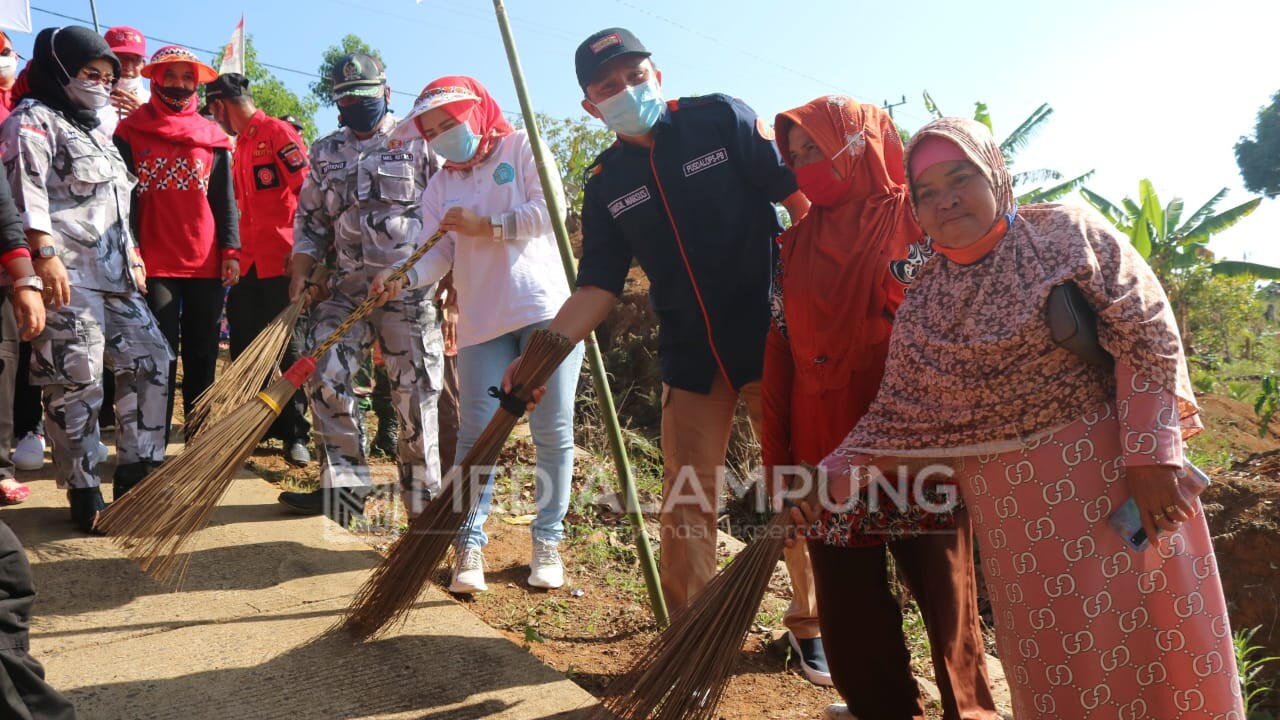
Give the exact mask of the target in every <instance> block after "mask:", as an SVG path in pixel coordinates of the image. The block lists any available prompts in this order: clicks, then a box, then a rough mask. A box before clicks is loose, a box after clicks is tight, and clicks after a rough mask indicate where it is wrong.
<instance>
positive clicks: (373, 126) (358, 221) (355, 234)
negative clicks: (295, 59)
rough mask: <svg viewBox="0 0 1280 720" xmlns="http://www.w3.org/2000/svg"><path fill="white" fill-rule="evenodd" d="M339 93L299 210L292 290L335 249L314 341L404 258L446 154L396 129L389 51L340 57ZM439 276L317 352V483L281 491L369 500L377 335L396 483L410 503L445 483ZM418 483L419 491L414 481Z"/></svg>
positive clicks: (351, 507) (332, 510)
mask: <svg viewBox="0 0 1280 720" xmlns="http://www.w3.org/2000/svg"><path fill="white" fill-rule="evenodd" d="M332 80H333V98H334V100H335V101H336V102H337V105H338V113H339V116H340V117H341V120H342V125H343V127H341V128H339V129H338V130H337V131H335V132H333V133H330V134H329V135H327V136H325V137H323V138H321V139H319V140H317V141H316V142H315V144H314V145H312V147H311V174H310V175H308V176H307V179H306V181H305V182H304V183H303V186H302V190H301V192H300V194H299V197H298V212H297V215H296V218H295V220H294V246H293V256H292V259H291V276H292V280H291V284H290V296H291V297H292V298H296V297H298V296H299V295H300V294H301V293H303V292H311V290H310V289H309V288H308V287H307V279H308V277H309V276H310V275H311V271H312V269H313V268H314V267H315V265H316V263H319V262H325V260H326V257H329V256H332V258H333V271H332V273H330V275H329V279H328V280H327V282H326V286H327V291H328V297H327V298H325V299H324V300H322V301H320V302H319V303H318V304H317V305H316V307H315V308H314V310H313V311H312V328H311V333H310V338H309V344H308V346H309V347H315V346H316V345H318V344H319V343H320V342H321V341H322V340H323V339H324V338H325V337H327V336H328V335H329V333H330V332H332V331H333V330H334V329H335V328H336V327H337V326H338V325H339V324H341V323H342V321H343V320H344V319H346V317H347V316H348V315H349V314H350V313H351V311H352V310H354V309H355V307H356V306H357V305H359V304H360V302H361V301H363V300H364V298H365V296H366V295H367V294H368V290H369V283H370V281H371V280H372V279H373V277H374V276H375V275H376V274H377V273H378V271H379V270H382V269H384V268H387V267H390V266H392V265H395V264H397V263H399V262H401V261H402V260H404V259H405V258H407V257H408V256H409V255H410V254H411V253H412V252H413V250H414V248H415V247H416V246H417V244H418V242H420V241H421V240H422V239H423V238H422V237H421V234H422V219H421V215H420V213H419V210H418V203H419V199H420V197H421V195H422V191H423V189H424V188H425V187H426V185H427V180H428V179H429V178H430V177H431V175H432V174H434V173H435V171H436V170H437V169H438V162H437V161H436V159H435V156H434V155H433V154H432V152H431V150H430V148H428V147H427V143H426V141H425V140H423V139H422V138H421V137H417V136H415V137H413V138H411V139H405V140H400V139H393V138H392V137H391V131H392V130H393V129H394V128H395V125H396V118H395V117H394V116H393V115H391V113H390V112H389V111H388V108H387V102H388V100H389V98H390V92H391V91H390V88H388V87H387V83H386V75H385V73H384V71H383V67H382V63H381V62H379V61H378V60H377V59H376V58H373V57H370V56H369V55H365V54H363V53H353V54H350V55H346V56H344V57H342V58H340V59H339V60H338V62H336V63H335V64H334V66H333V72H332ZM434 291H435V288H434V287H427V288H422V289H420V290H417V291H415V292H412V293H406V294H404V295H402V296H400V297H399V298H397V299H396V300H395V301H393V302H389V303H387V304H386V305H384V306H382V307H380V308H377V309H375V310H374V311H373V313H372V314H371V315H369V317H367V318H366V319H364V320H362V321H360V322H359V323H357V324H356V325H355V327H353V328H352V329H351V330H350V331H349V332H348V333H347V334H346V335H345V336H344V337H343V339H342V340H341V341H340V342H339V343H338V344H337V345H336V346H334V348H333V349H332V350H330V351H329V352H328V353H327V354H326V355H325V356H324V357H322V358H320V360H319V362H318V363H317V365H316V372H315V375H314V376H313V379H312V381H311V383H310V385H309V387H308V393H309V395H310V399H311V412H312V415H313V418H314V426H315V436H316V445H317V447H318V448H319V449H320V453H321V462H322V470H321V489H320V490H318V491H316V492H314V493H281V495H280V502H281V503H283V504H285V505H286V506H288V507H289V508H291V509H293V510H295V511H297V512H301V513H320V512H327V513H328V514H329V515H330V516H331V517H334V518H335V519H336V520H338V521H339V522H343V523H345V521H346V518H347V517H349V516H350V515H351V514H353V513H359V512H361V511H362V510H363V507H364V498H365V496H366V494H367V488H368V487H369V485H370V479H369V469H368V465H367V458H366V455H365V449H364V443H363V442H362V438H361V437H360V427H361V424H360V423H358V422H357V417H356V414H357V413H358V412H359V403H358V401H357V398H356V397H355V394H354V393H353V383H352V379H353V378H354V376H355V374H356V373H357V371H359V369H360V364H361V363H362V362H363V360H364V358H365V357H366V356H367V355H368V354H369V351H370V347H371V346H372V344H373V342H374V341H375V340H377V341H378V343H380V344H381V346H382V352H383V357H384V358H385V361H386V365H387V374H388V376H389V377H390V379H391V382H392V398H393V400H394V403H395V409H396V414H397V415H398V416H399V420H400V427H401V433H400V442H399V447H398V448H397V459H398V464H399V473H400V484H401V487H402V488H403V489H404V490H405V491H406V493H407V494H406V496H405V502H406V505H408V506H409V507H410V509H411V511H412V510H414V509H415V507H416V508H420V507H421V506H422V503H423V501H424V500H425V499H426V498H427V497H429V494H430V493H433V492H435V491H436V490H437V489H438V488H439V485H440V459H439V451H438V447H437V446H438V439H437V437H438V434H439V433H438V428H437V420H436V401H437V397H438V395H439V388H440V385H441V372H442V368H443V366H444V343H443V339H442V337H441V333H440V318H439V315H438V313H437V310H436V308H435V306H434V305H433V304H432V302H431V298H432V294H433V293H434ZM410 491H411V492H410Z"/></svg>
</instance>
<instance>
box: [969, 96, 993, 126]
mask: <svg viewBox="0 0 1280 720" xmlns="http://www.w3.org/2000/svg"><path fill="white" fill-rule="evenodd" d="M973 119H974V120H977V121H978V122H980V123H982V124H983V125H986V126H987V129H988V130H990V129H991V113H990V112H988V110H987V104H986V103H984V102H982V101H981V100H978V101H977V102H975V103H974V104H973Z"/></svg>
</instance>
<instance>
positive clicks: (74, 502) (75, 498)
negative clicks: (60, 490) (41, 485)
mask: <svg viewBox="0 0 1280 720" xmlns="http://www.w3.org/2000/svg"><path fill="white" fill-rule="evenodd" d="M67 501H68V502H70V503H71V521H72V522H74V523H75V524H76V527H78V528H80V530H81V531H82V532H87V533H91V534H96V535H101V534H102V533H101V532H99V531H98V530H95V529H94V527H93V526H94V524H95V523H97V521H98V513H100V512H102V511H103V510H106V509H107V503H106V502H105V501H104V500H103V499H102V490H101V489H100V488H98V487H89V488H71V489H70V490H68V491H67Z"/></svg>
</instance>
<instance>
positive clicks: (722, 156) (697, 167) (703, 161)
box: [684, 148, 729, 177]
mask: <svg viewBox="0 0 1280 720" xmlns="http://www.w3.org/2000/svg"><path fill="white" fill-rule="evenodd" d="M726 162H729V153H727V152H725V149H724V148H720V149H719V150H712V151H711V152H709V153H707V154H706V155H703V156H702V157H700V158H697V159H694V160H690V161H689V162H687V163H685V164H684V176H685V177H690V176H693V175H697V174H698V173H700V172H702V171H703V170H706V169H707V168H709V167H715V166H716V165H719V164H721V163H726Z"/></svg>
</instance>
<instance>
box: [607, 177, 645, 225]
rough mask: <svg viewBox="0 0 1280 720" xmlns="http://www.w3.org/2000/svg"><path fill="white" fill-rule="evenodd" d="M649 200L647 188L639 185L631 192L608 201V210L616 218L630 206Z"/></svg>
mask: <svg viewBox="0 0 1280 720" xmlns="http://www.w3.org/2000/svg"><path fill="white" fill-rule="evenodd" d="M648 201H649V188H648V187H646V186H644V185H641V186H640V187H638V188H636V189H635V190H632V191H631V192H629V193H627V194H626V195H623V196H622V197H620V198H618V199H617V200H614V201H613V202H611V203H609V212H610V213H611V214H612V215H613V217H614V218H615V219H616V218H617V217H618V216H619V215H621V214H622V213H624V212H626V211H628V210H630V209H631V208H633V207H635V206H637V205H639V204H641V203H644V202H648Z"/></svg>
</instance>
